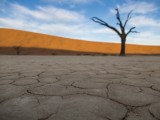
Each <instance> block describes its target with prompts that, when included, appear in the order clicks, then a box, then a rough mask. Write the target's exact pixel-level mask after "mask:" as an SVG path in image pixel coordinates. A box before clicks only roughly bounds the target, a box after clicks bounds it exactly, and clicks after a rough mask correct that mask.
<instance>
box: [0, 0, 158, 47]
mask: <svg viewBox="0 0 160 120" xmlns="http://www.w3.org/2000/svg"><path fill="white" fill-rule="evenodd" d="M159 6H160V0H0V7H1V9H0V28H13V29H20V30H26V31H33V32H38V33H45V34H50V35H56V36H62V37H68V38H76V39H83V40H89V41H100V42H117V43H119V42H120V39H119V37H118V36H117V35H116V34H115V33H114V32H113V31H112V30H110V29H108V28H106V27H105V26H101V25H99V24H97V23H94V22H93V21H91V19H90V18H92V17H94V16H96V17H99V18H101V19H103V20H104V21H106V22H108V23H109V24H110V25H112V26H114V27H117V28H118V26H117V25H116V23H117V22H116V17H115V10H114V9H115V8H116V7H118V8H119V10H120V13H121V18H122V20H125V19H126V16H127V13H128V12H129V11H130V10H133V14H132V19H131V20H130V22H129V23H128V26H127V29H126V31H127V30H128V29H129V28H130V27H134V26H135V27H136V30H137V31H138V32H140V33H138V34H130V35H129V36H128V37H127V43H131V44H144V45H160V7H159Z"/></svg>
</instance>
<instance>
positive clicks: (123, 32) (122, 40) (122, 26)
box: [91, 8, 138, 56]
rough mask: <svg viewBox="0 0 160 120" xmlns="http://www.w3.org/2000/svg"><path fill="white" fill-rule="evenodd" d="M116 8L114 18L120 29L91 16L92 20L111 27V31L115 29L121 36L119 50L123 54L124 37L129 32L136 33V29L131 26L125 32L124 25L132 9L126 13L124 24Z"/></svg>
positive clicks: (124, 46) (129, 17) (124, 47)
mask: <svg viewBox="0 0 160 120" xmlns="http://www.w3.org/2000/svg"><path fill="white" fill-rule="evenodd" d="M115 10H116V18H117V21H118V23H117V25H119V27H120V31H119V30H118V29H116V28H115V27H113V26H111V25H109V24H108V23H107V22H105V21H103V20H101V19H99V18H98V17H93V18H91V19H92V20H93V21H94V22H97V23H99V24H101V25H104V26H106V27H108V28H110V29H112V30H113V31H115V32H116V33H117V34H118V36H119V37H120V38H121V51H120V55H121V56H125V49H126V38H127V36H128V35H129V34H130V33H138V32H137V31H134V29H135V28H136V27H131V28H130V29H129V30H128V31H127V32H126V25H127V23H128V21H129V20H130V19H131V14H132V12H133V10H131V11H130V12H129V13H128V15H127V19H126V20H125V22H124V24H123V23H122V20H121V18H120V14H119V10H118V8H116V9H115Z"/></svg>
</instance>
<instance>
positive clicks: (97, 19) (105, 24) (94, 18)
mask: <svg viewBox="0 0 160 120" xmlns="http://www.w3.org/2000/svg"><path fill="white" fill-rule="evenodd" d="M91 19H92V20H93V21H94V22H97V23H99V24H101V25H104V26H106V27H108V28H110V29H112V30H113V31H115V32H116V33H117V34H118V35H119V36H120V35H121V34H120V32H119V31H118V30H117V29H116V28H114V27H112V26H111V25H109V24H108V23H106V22H105V21H103V20H101V19H99V18H97V17H93V18H91Z"/></svg>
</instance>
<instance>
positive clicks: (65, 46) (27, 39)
mask: <svg viewBox="0 0 160 120" xmlns="http://www.w3.org/2000/svg"><path fill="white" fill-rule="evenodd" d="M106 39H107V38H106ZM14 47H20V48H21V47H22V48H38V49H40V48H42V49H48V50H63V51H64V50H66V51H74V52H87V53H90V52H92V53H105V54H118V53H119V51H120V44H116V43H102V42H89V41H82V40H75V39H69V38H63V37H57V36H51V35H45V34H39V33H33V32H26V31H20V30H13V29H4V28H1V29H0V54H7V51H5V49H3V48H10V49H11V48H14ZM13 50H14V49H12V50H10V52H11V51H13ZM8 52H9V51H8ZM31 52H32V51H31V50H30V53H29V52H28V53H26V54H31ZM126 53H127V54H160V46H143V45H127V46H126ZM8 54H10V53H8ZM65 54H67V53H65Z"/></svg>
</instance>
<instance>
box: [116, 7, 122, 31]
mask: <svg viewBox="0 0 160 120" xmlns="http://www.w3.org/2000/svg"><path fill="white" fill-rule="evenodd" d="M115 10H116V11H117V13H116V18H117V20H118V21H119V23H117V24H118V25H119V26H120V28H121V31H122V30H123V29H124V28H123V24H122V21H121V18H120V14H119V10H118V8H116V9H115Z"/></svg>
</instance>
